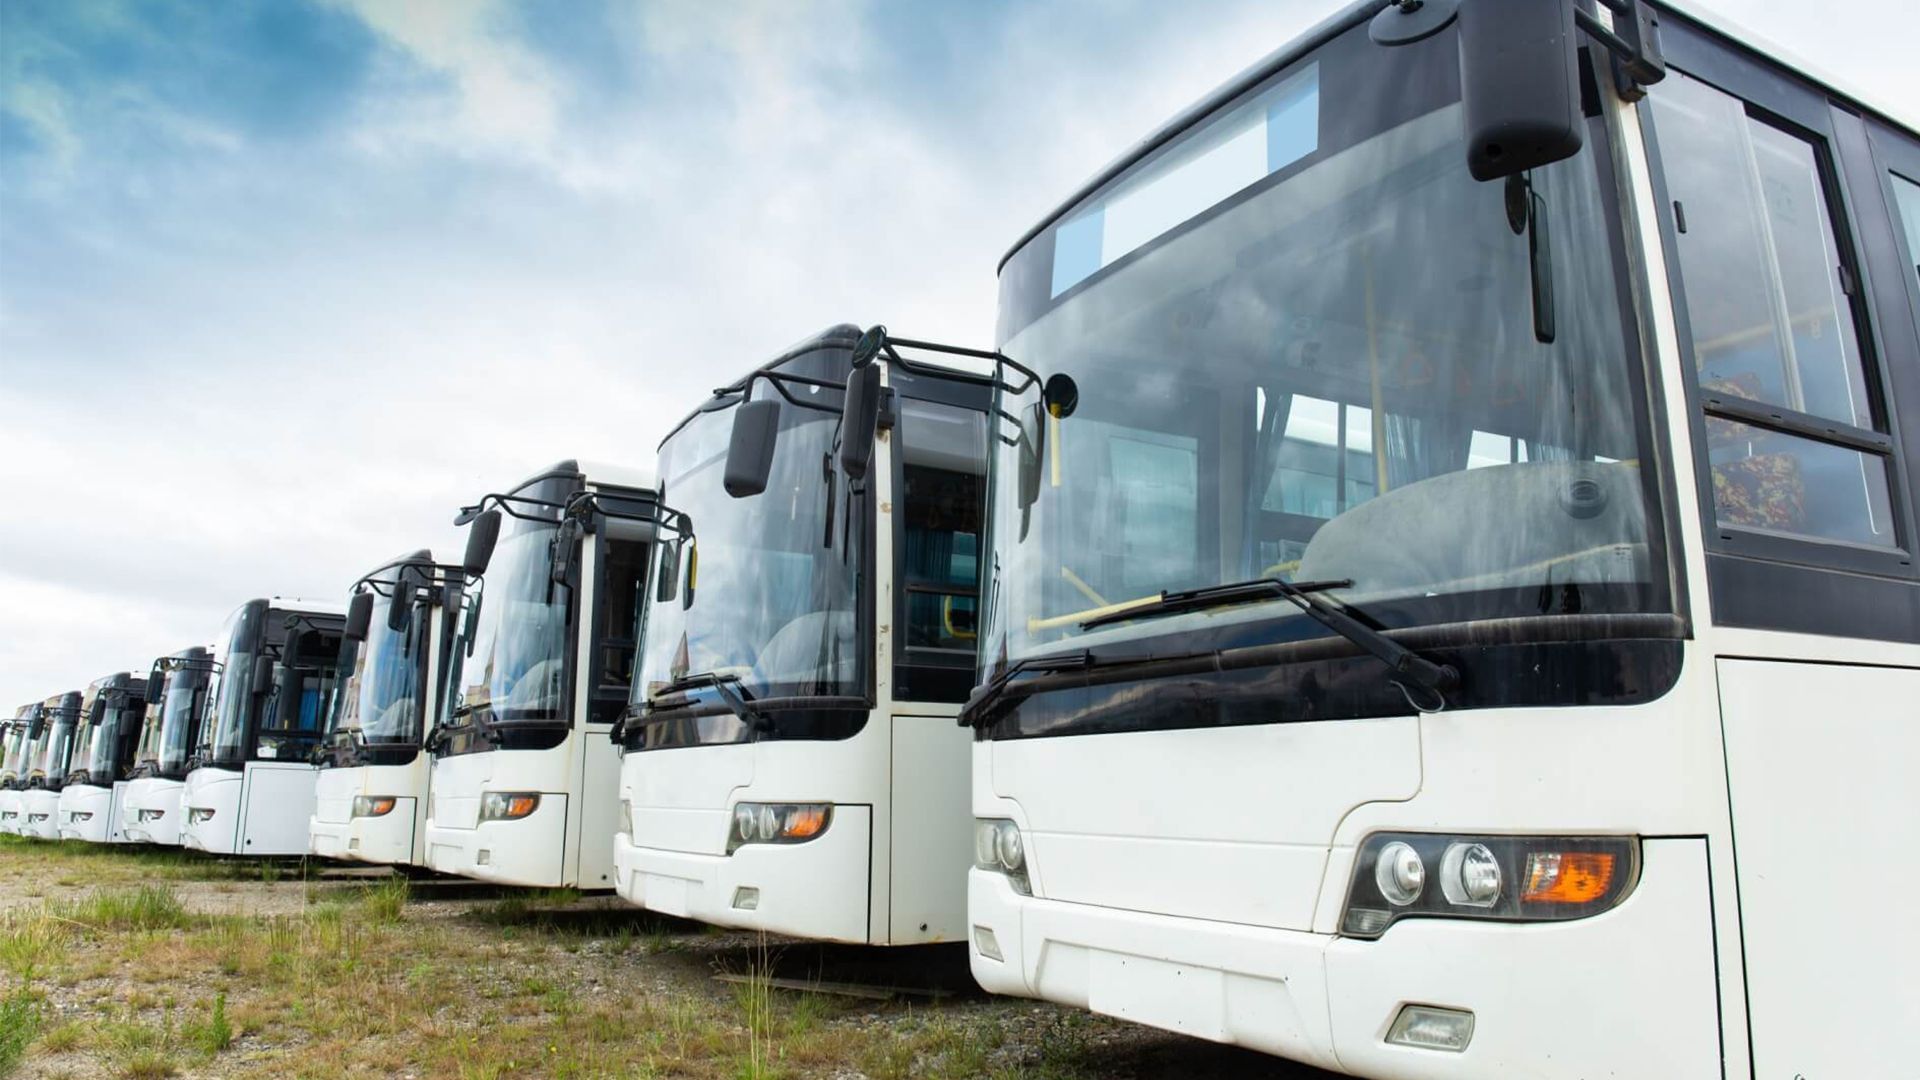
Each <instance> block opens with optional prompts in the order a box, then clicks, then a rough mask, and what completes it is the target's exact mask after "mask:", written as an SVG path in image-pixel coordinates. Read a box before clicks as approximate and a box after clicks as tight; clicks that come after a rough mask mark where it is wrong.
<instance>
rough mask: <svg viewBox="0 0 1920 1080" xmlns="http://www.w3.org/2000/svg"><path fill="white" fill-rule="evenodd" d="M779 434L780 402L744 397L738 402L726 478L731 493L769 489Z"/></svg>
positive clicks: (744, 494)
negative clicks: (744, 399) (775, 443)
mask: <svg viewBox="0 0 1920 1080" xmlns="http://www.w3.org/2000/svg"><path fill="white" fill-rule="evenodd" d="M779 434H780V403H779V402H777V401H743V402H741V403H740V404H738V405H736V406H734V410H733V436H732V438H731V439H730V440H729V441H728V443H727V466H726V476H725V477H724V480H723V482H724V484H725V486H726V489H727V494H728V495H731V496H733V497H734V498H736V499H745V498H748V497H750V496H754V495H758V494H760V493H761V492H763V491H765V490H767V478H768V477H769V476H771V475H772V474H773V444H774V440H775V439H777V438H778V437H779Z"/></svg>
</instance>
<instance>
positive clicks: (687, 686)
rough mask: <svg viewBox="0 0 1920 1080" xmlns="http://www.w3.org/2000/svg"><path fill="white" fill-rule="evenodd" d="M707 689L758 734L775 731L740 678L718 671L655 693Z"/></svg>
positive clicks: (688, 677) (687, 678)
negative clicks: (754, 702) (755, 704)
mask: <svg viewBox="0 0 1920 1080" xmlns="http://www.w3.org/2000/svg"><path fill="white" fill-rule="evenodd" d="M702 687H705V688H707V689H709V690H712V691H713V692H714V695H715V696H716V697H718V698H719V699H720V700H721V701H722V702H724V703H725V704H726V706H727V708H729V709H732V710H733V715H735V716H737V717H739V718H740V719H741V720H743V721H745V722H746V725H747V726H748V727H750V728H752V729H753V730H754V731H756V732H762V733H764V732H768V731H772V730H773V721H772V720H770V719H768V717H767V714H766V713H764V712H761V711H760V710H759V709H758V708H757V707H755V706H754V704H753V696H752V695H751V694H749V693H747V691H746V688H745V687H744V686H742V685H741V680H740V676H738V675H731V674H722V673H720V672H717V671H706V672H701V673H700V674H698V675H684V676H681V677H680V678H678V679H675V680H673V681H672V682H670V683H668V684H667V685H665V686H662V687H661V688H660V689H658V690H656V691H654V694H653V695H649V697H652V696H654V695H658V694H676V693H679V692H681V691H683V690H698V689H700V688H702Z"/></svg>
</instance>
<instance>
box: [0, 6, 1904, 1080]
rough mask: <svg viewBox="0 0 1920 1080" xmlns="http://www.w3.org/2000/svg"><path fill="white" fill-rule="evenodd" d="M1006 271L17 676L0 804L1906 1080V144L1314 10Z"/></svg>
mask: <svg viewBox="0 0 1920 1080" xmlns="http://www.w3.org/2000/svg"><path fill="white" fill-rule="evenodd" d="M1000 282H1001V302H1000V325H999V331H998V348H997V349H995V350H990V351H989V350H983V351H970V350H966V349H956V348H951V347H946V346H940V345H934V344H931V343H926V342H916V341H909V340H902V339H897V338H889V337H888V336H887V335H886V333H885V331H884V330H881V329H879V328H877V327H876V328H874V329H871V330H868V331H865V332H862V331H859V330H857V329H855V328H854V327H851V326H838V327H834V328H832V329H829V330H827V331H825V332H824V333H821V334H819V335H817V336H815V337H813V338H811V339H809V340H807V341H805V342H803V343H802V344H800V345H799V346H797V347H795V348H793V349H792V350H790V351H788V352H786V353H784V354H782V355H780V356H778V357H776V358H774V359H773V360H771V361H770V362H768V363H766V364H765V365H763V366H760V367H758V368H755V369H754V370H752V371H751V372H749V373H748V374H746V375H745V377H743V378H741V379H740V380H739V381H737V382H735V383H733V384H732V385H729V386H727V387H724V388H722V389H720V390H718V391H716V392H715V393H714V394H713V396H712V397H711V398H710V399H709V400H706V401H704V402H702V403H700V404H699V406H698V407H697V408H695V409H694V410H693V412H692V413H691V414H690V415H689V416H688V417H687V418H686V419H685V420H684V421H682V422H681V423H680V424H679V426H678V427H676V428H674V429H673V431H672V432H671V434H669V435H668V436H667V438H666V439H665V441H664V442H663V443H662V444H661V446H660V448H659V472H658V475H657V478H656V477H651V476H647V475H644V474H637V473H630V472H625V471H621V470H616V469H602V468H597V467H591V466H580V465H576V464H575V463H573V462H565V463H562V464H559V465H556V466H554V467H553V468H551V469H548V470H546V471H544V472H542V473H540V474H538V475H536V476H533V477H531V478H529V479H528V480H526V481H524V482H522V483H521V484H519V485H517V486H515V487H512V488H509V489H507V490H505V491H501V492H491V493H485V494H483V495H481V496H480V497H479V498H478V499H476V500H474V501H473V502H472V504H471V505H469V506H467V507H466V508H465V509H463V510H461V511H460V521H461V522H463V523H465V524H466V526H467V528H468V530H469V534H468V535H469V543H468V545H467V548H466V550H465V552H464V554H463V556H462V558H461V559H460V560H459V561H458V562H445V561H442V560H440V559H439V558H437V557H436V556H435V555H433V554H432V553H430V552H427V551H417V552H413V553H411V554H408V555H404V556H402V557H400V558H397V559H394V560H392V561H390V562H387V563H384V564H382V565H380V566H378V567H376V568H374V569H372V570H370V571H369V572H368V573H367V574H366V576H365V577H363V578H361V579H360V580H359V581H358V582H356V583H355V584H354V586H353V587H352V588H351V589H350V590H349V592H348V595H347V597H346V604H345V606H344V608H341V607H338V606H335V607H327V606H324V605H317V604H307V603H297V602H292V601H285V600H266V599H263V600H255V601H252V602H250V603H248V604H246V605H245V606H243V607H242V608H241V609H240V610H239V611H238V612H237V613H236V614H235V615H234V617H233V618H232V619H231V620H230V621H229V623H228V624H227V626H226V627H225V628H224V629H223V630H222V631H221V633H220V635H219V637H218V638H217V640H216V641H215V643H214V645H213V647H212V648H210V649H209V648H201V647H195V648H188V649H183V650H181V651H179V652H176V653H173V654H171V655H169V656H167V657H165V658H163V659H162V660H160V661H159V662H157V663H156V664H154V666H153V668H152V670H151V671H150V672H149V673H148V675H147V677H146V678H145V679H144V680H143V679H140V678H137V677H135V676H133V675H131V674H129V673H120V674H117V675H113V676H109V677H107V678H104V679H101V680H100V681H98V682H96V683H95V684H94V685H93V686H91V687H90V688H88V690H87V691H86V692H84V693H77V692H76V693H66V694H61V695H56V696H54V697H52V698H49V699H47V700H46V701H45V702H41V703H37V704H33V705H29V706H26V707H23V708H22V709H21V710H20V712H19V714H18V716H17V717H16V718H15V719H14V720H13V721H12V722H11V723H10V724H8V725H7V727H6V746H7V754H6V773H5V780H6V788H7V790H6V794H5V800H6V801H5V804H4V810H0V813H4V815H5V816H4V821H5V823H6V827H8V828H10V829H13V830H15V831H21V832H28V833H32V834H35V835H39V836H43V837H52V836H55V835H59V836H67V837H77V838H85V839H90V840H101V841H115V840H124V841H147V842H152V843H173V842H180V843H183V844H186V845H188V846H192V847H197V848H204V849H206V850H209V851H219V852H234V853H241V854H256V855H265V854H288V853H300V852H312V853H314V854H317V855H324V856H329V857H332V858H337V859H348V860H362V861H367V862H380V863H392V864H400V865H407V866H418V867H425V868H429V869H431V870H436V871H442V872H446V873H451V874H461V875H467V876H470V877H476V878H486V879H491V880H497V881H502V882H514V883H521V884H528V885H573V886H578V887H581V888H587V889H594V888H612V889H615V890H617V891H618V892H619V893H620V895H622V896H624V897H626V898H628V899H629V900H631V901H633V902H635V903H637V904H641V905H644V906H645V907H647V908H651V909H655V910H658V911H661V912H667V913H671V914H674V915H678V916H687V917H691V918H694V919H700V920H705V921H707V922H710V923H716V924H721V925H726V926H735V927H750V928H759V929H764V930H768V931H777V932H780V933H784V934H790V935H797V936H801V937H807V938H818V939H830V940H835V941H844V942H859V943H866V944H870V945H898V944H908V943H915V942H934V941H950V940H964V941H966V942H967V947H968V949H969V950H970V955H971V962H972V967H973V971H974V973H975V975H976V977H977V978H978V980H979V982H980V983H981V984H982V985H983V986H985V987H986V988H988V989H989V990H992V991H995V992H999V993H1004V994H1014V995H1023V996H1032V997H1039V998H1046V999H1051V1000H1053V1001H1057V1002H1064V1003H1069V1004H1073V1005H1078V1006H1084V1007H1086V1008H1090V1009H1093V1010H1096V1011H1099V1012H1102V1013H1107V1014H1111V1015H1113V1016H1118V1017H1124V1018H1130V1019H1133V1020H1137V1021H1140V1022H1143V1023H1147V1024H1152V1025H1156V1026H1159V1027H1163V1028H1167V1029H1171V1030H1175V1031H1182V1032H1188V1033H1191V1034H1194V1035H1198V1036H1202V1037H1205V1038H1209V1039H1215V1040H1220V1041H1225V1042H1232V1043H1239V1044H1243V1045H1246V1046H1251V1047H1257V1048H1260V1049H1263V1050H1267V1051H1270V1052H1272V1053H1275V1054H1280V1055H1284V1056H1287V1057H1291V1058H1296V1059H1300V1060H1303V1061H1308V1062H1313V1063H1315V1064H1318V1065H1321V1066H1325V1067H1327V1068H1330V1069H1336V1070H1341V1071H1346V1072H1352V1073H1357V1074H1362V1075H1369V1076H1392V1077H1443V1076H1444V1077H1461V1076H1490V1075H1525V1076H1543V1077H1544V1076H1569V1077H1573V1076H1594V1075H1618V1076H1648V1077H1651V1076H1684V1077H1697V1076H1705V1075H1720V1076H1762V1077H1789V1076H1804V1077H1808V1078H1822V1077H1842V1076H1844V1077H1850V1078H1852V1077H1873V1076H1887V1077H1892V1076H1910V1075H1912V1072H1913V1068H1914V1066H1913V1064H1912V1063H1913V1060H1914V1058H1913V1053H1914V1051H1913V1050H1912V1048H1911V1047H1910V1046H1909V1045H1907V1044H1908V1042H1909V1041H1910V1039H1911V1036H1912V1034H1913V1032H1915V1031H1917V1030H1920V989H1917V988H1920V980H1915V979H1914V978H1912V976H1911V972H1912V971H1913V970H1915V969H1916V968H1920V936H1917V935H1916V934H1915V933H1914V931H1913V930H1912V928H1911V924H1908V923H1907V922H1906V921H1905V920H1904V918H1902V917H1900V916H1898V914H1897V913H1898V912H1899V910H1901V908H1900V904H1901V903H1902V902H1904V900H1905V899H1907V898H1910V897H1913V896H1915V895H1920V860H1916V859H1914V858H1912V857H1911V856H1909V855H1903V854H1902V852H1903V851H1904V848H1905V844H1907V843H1910V842H1911V841H1912V838H1913V837H1914V836H1916V835H1920V796H1916V794H1915V792H1916V785H1915V783H1914V779H1913V778H1914V770H1915V762H1917V761H1920V705H1916V702H1920V566H1917V565H1916V561H1915V559H1914V554H1915V543H1916V536H1917V535H1920V533H1917V532H1916V525H1917V524H1920V522H1917V521H1916V514H1915V507H1916V506H1917V505H1920V487H1917V486H1916V484H1915V479H1916V477H1920V437H1916V438H1914V439H1913V441H1908V436H1910V435H1914V434H1915V433H1913V432H1911V431H1908V430H1904V418H1905V417H1909V416H1917V415H1920V319H1917V317H1916V313H1920V138H1916V135H1915V132H1914V130H1913V129H1912V128H1911V127H1906V126H1901V125H1900V124H1898V123H1896V122H1895V121H1893V120H1891V119H1889V117H1888V115H1887V114H1886V113H1885V112H1883V111H1877V110H1875V109H1873V108H1871V107H1868V106H1867V105H1865V104H1863V103H1862V102H1861V101H1860V100H1859V99H1857V98H1856V97H1853V96H1849V95H1848V94H1846V93H1844V92H1842V91H1840V90H1837V89H1835V88H1834V87H1833V85H1831V84H1830V83H1826V82H1822V81H1818V80H1816V79H1814V78H1812V77H1810V76H1808V75H1806V74H1804V73H1803V72H1801V71H1799V70H1796V69H1794V68H1791V67H1788V66H1786V65H1785V64H1783V63H1782V62H1780V61H1779V60H1778V59H1777V58H1774V57H1770V56H1768V55H1765V54H1764V53H1762V52H1760V51H1758V50H1756V49H1754V48H1751V47H1748V46H1746V45H1743V44H1741V43H1740V42H1739V41H1737V40H1736V39H1735V38H1734V37H1733V36H1730V35H1729V34H1728V33H1725V32H1721V31H1716V30H1714V29H1711V28H1709V27H1708V26H1707V25H1705V24H1704V23H1702V22H1700V21H1697V20H1696V19H1693V18H1690V17H1687V16H1685V15H1683V14H1681V13H1678V12H1674V11H1672V10H1671V9H1669V8H1668V7H1666V6H1664V5H1654V4H1648V3H1636V2H1634V0H1605V2H1604V3H1602V4H1601V5H1599V6H1598V7H1591V8H1590V7H1586V6H1576V5H1575V4H1573V3H1571V2H1569V0H1425V2H1424V3H1421V2H1417V0H1406V2H1399V3H1393V4H1386V5H1383V4H1382V3H1381V2H1380V0H1370V2H1368V3H1362V4H1358V5H1355V6H1354V7H1351V8H1348V9H1347V10H1345V11H1343V12H1341V13H1340V14H1338V15H1336V16H1335V17H1334V18H1332V19H1331V20H1329V21H1328V22H1326V23H1324V24H1322V25H1321V26H1320V27H1318V28H1317V29H1315V30H1313V31H1311V32H1310V33H1308V34H1307V35H1306V36H1304V37H1303V38H1301V39H1300V40H1299V41H1297V42H1295V43H1293V44H1291V45H1289V46H1288V47H1286V48H1285V49H1282V50H1281V51H1279V52H1277V53H1275V54H1274V55H1273V56H1272V57H1270V58H1269V59H1267V60H1266V61H1264V62H1262V63H1261V64H1260V65H1258V66H1257V67H1255V68H1253V69H1251V70H1249V71H1248V72H1246V73H1245V74H1243V75H1241V76H1240V77H1238V78H1236V79H1235V80H1233V81H1232V82H1231V83H1229V84H1227V85H1226V86H1224V87H1222V88H1221V89H1220V90H1218V91H1217V92H1216V93H1215V94H1213V95H1212V96H1211V97H1209V98H1208V99H1206V100H1205V101H1203V102H1201V103H1200V104H1199V105H1197V106H1196V107H1195V108H1193V109H1191V110H1189V111H1188V112H1186V113H1184V114H1182V115H1181V116H1180V117H1179V118H1178V119H1176V120H1174V121H1173V122H1171V123H1170V124H1168V125H1167V126H1165V127H1164V128H1162V129H1160V130H1159V131H1157V132H1155V133H1154V134H1153V135H1152V136H1150V137H1149V138H1147V139H1146V140H1144V141H1143V142H1141V143H1140V144H1139V145H1138V146H1137V147H1135V148H1134V149H1133V150H1131V151H1129V152H1128V153H1127V154H1126V155H1125V156H1123V157H1122V158H1121V159H1120V160H1118V161H1117V162H1115V163H1114V164H1113V165H1112V166H1111V167H1109V168H1108V169H1107V170H1105V171H1104V172H1102V173H1101V174H1100V175H1099V176H1098V177H1097V178H1095V180H1094V181H1093V182H1092V183H1090V184H1089V185H1088V186H1087V187H1086V188H1084V189H1083V190H1082V191H1080V192H1078V193H1076V194H1075V195H1074V196H1073V197H1072V198H1071V199H1069V200H1068V201H1067V202H1066V203H1064V204H1063V205H1062V206H1061V207H1060V209H1059V210H1058V211H1056V212H1055V213H1053V214H1051V215H1049V216H1048V217H1047V218H1046V220H1044V221H1043V222H1041V224H1040V225H1039V226H1038V227H1036V228H1035V229H1034V230H1032V231H1031V232H1030V233H1029V234H1028V235H1027V236H1025V237H1024V238H1022V239H1021V240H1020V242H1019V243H1018V244H1017V245H1016V246H1015V247H1014V249H1013V250H1012V252H1011V253H1010V254H1009V255H1008V256H1007V258H1006V261H1005V262H1004V264H1003V265H1002V267H1001V274H1000ZM1842 879H1845V881H1846V882H1851V884H1849V885H1847V887H1846V888H1845V889H1842V888H1840V885H1841V884H1842ZM1849 897H1851V899H1849ZM1875 898H1877V899H1875ZM1868 901H1871V902H1868ZM1875 912H1878V913H1880V914H1878V915H1874V913H1875ZM1889 913H1892V914H1889ZM1869 915H1874V917H1872V918H1869V917H1868V916H1869Z"/></svg>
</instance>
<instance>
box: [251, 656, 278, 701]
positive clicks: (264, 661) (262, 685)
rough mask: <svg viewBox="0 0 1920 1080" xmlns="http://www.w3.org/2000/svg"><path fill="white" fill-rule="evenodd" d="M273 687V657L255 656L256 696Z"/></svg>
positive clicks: (254, 678) (254, 685) (254, 687)
mask: <svg viewBox="0 0 1920 1080" xmlns="http://www.w3.org/2000/svg"><path fill="white" fill-rule="evenodd" d="M272 689H273V657H271V656H256V657H254V658H253V693H254V696H255V697H258V696H260V695H262V694H265V693H267V692H268V691H270V690H272Z"/></svg>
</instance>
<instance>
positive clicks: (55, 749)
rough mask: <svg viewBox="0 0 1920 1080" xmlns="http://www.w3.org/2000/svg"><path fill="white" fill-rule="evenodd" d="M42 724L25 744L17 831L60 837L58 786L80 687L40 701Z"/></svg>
mask: <svg viewBox="0 0 1920 1080" xmlns="http://www.w3.org/2000/svg"><path fill="white" fill-rule="evenodd" d="M40 715H41V724H40V729H39V731H38V732H36V733H35V736H34V739H33V741H32V742H30V743H29V744H28V747H27V753H28V756H27V775H26V784H25V790H24V791H23V792H22V793H21V796H20V835H22V836H32V837H38V838H39V839H41V840H58V839H60V822H59V818H60V789H61V788H63V787H65V786H66V783H67V764H68V762H69V761H71V760H72V758H73V745H74V742H75V732H76V731H78V730H79V727H80V691H78V690H69V691H67V692H66V693H64V694H55V695H53V696H52V697H50V698H48V699H47V700H46V701H44V702H41V705H40Z"/></svg>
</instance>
